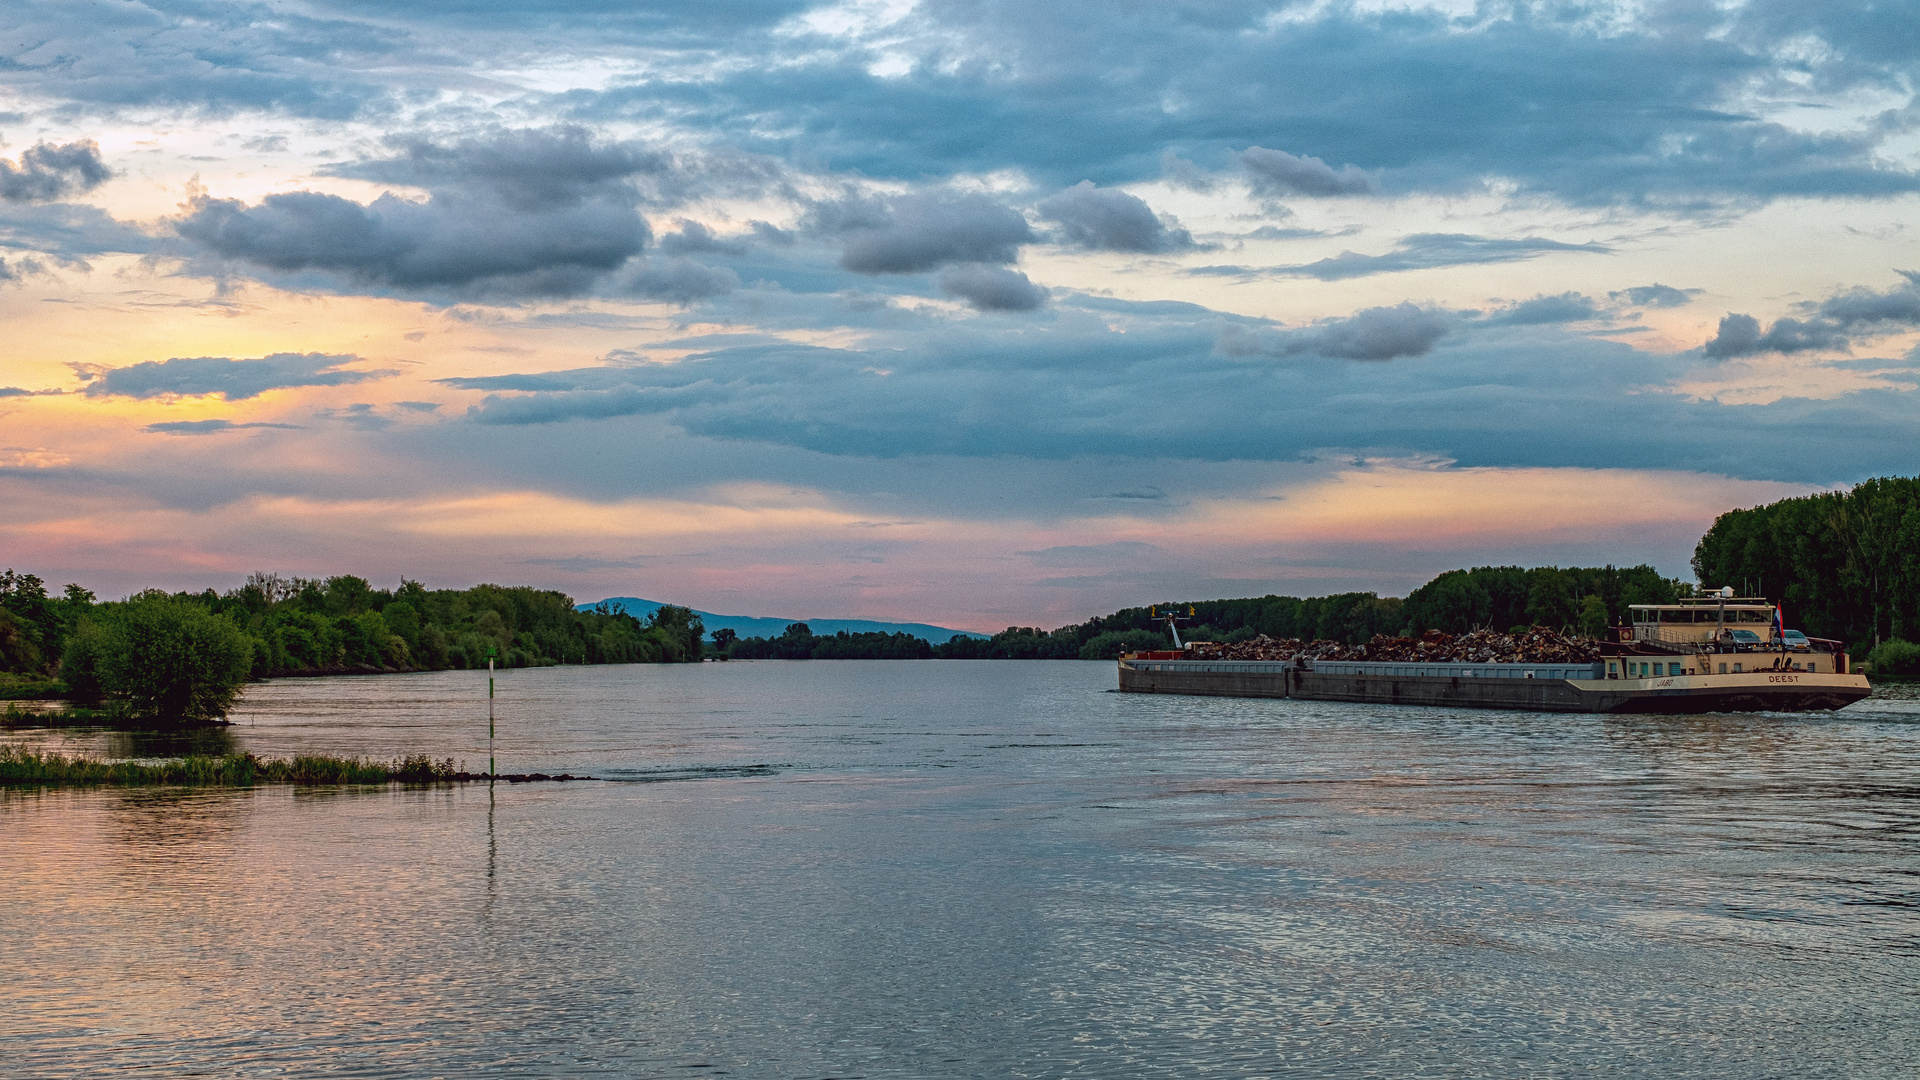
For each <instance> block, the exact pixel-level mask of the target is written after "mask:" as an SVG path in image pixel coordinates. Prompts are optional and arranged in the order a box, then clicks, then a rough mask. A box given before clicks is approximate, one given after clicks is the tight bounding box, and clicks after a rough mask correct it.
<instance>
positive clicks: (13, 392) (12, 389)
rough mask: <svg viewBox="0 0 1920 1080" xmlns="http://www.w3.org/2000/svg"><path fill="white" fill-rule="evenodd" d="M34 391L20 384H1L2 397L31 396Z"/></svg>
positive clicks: (0, 392)
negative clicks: (19, 385)
mask: <svg viewBox="0 0 1920 1080" xmlns="http://www.w3.org/2000/svg"><path fill="white" fill-rule="evenodd" d="M33 394H34V391H32V390H28V389H25V388H23V387H18V386H0V398H10V397H31V396H33Z"/></svg>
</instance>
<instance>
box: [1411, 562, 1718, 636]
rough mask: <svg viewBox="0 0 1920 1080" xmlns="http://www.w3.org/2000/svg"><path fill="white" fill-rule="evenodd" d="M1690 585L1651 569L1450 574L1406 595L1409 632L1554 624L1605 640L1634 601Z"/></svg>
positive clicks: (1661, 599)
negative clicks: (1603, 636)
mask: <svg viewBox="0 0 1920 1080" xmlns="http://www.w3.org/2000/svg"><path fill="white" fill-rule="evenodd" d="M1688 591H1689V589H1688V586H1687V585H1686V584H1685V583H1683V582H1680V581H1676V580H1673V579H1671V578H1663V577H1661V576H1660V572H1659V571H1658V570H1655V569H1654V568H1653V567H1651V566H1645V565H1642V566H1632V567H1627V568H1626V569H1620V568H1618V567H1614V566H1602V567H1579V566H1569V567H1564V568H1563V567H1558V566H1538V567H1533V568H1531V569H1528V568H1523V567H1518V566H1476V567H1474V568H1473V569H1471V570H1448V571H1447V572H1445V573H1443V574H1441V575H1439V576H1438V577H1436V578H1434V579H1433V580H1432V581H1429V582H1427V583H1426V584H1425V585H1422V586H1420V587H1419V588H1417V589H1415V590H1413V591H1412V592H1411V593H1408V594H1407V599H1406V605H1405V611H1406V616H1407V619H1406V626H1405V629H1406V630H1407V631H1409V632H1412V633H1420V632H1422V631H1426V630H1444V631H1446V632H1447V633H1449V634H1464V633H1467V632H1468V631H1470V630H1475V629H1481V628H1499V627H1505V626H1524V627H1533V626H1551V627H1553V628H1555V629H1560V628H1563V627H1566V628H1573V629H1578V630H1581V631H1582V632H1586V633H1589V634H1593V635H1598V634H1600V633H1602V632H1604V631H1605V630H1606V628H1607V627H1608V626H1611V625H1616V624H1619V623H1623V622H1627V621H1629V620H1628V615H1629V612H1628V610H1627V606H1628V605H1629V604H1664V603H1670V602H1671V601H1672V600H1673V599H1674V598H1676V597H1679V596H1682V595H1685V594H1686V593H1687V592H1688Z"/></svg>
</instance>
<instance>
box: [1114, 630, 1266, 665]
mask: <svg viewBox="0 0 1920 1080" xmlns="http://www.w3.org/2000/svg"><path fill="white" fill-rule="evenodd" d="M1237 632H1238V631H1236V633H1237ZM1228 636H1231V635H1228ZM1241 640H1245V639H1244V638H1242V639H1241ZM1172 646H1173V642H1171V641H1169V640H1167V635H1165V634H1161V633H1156V632H1155V631H1152V630H1109V631H1107V632H1106V633H1104V634H1099V635H1096V636H1094V637H1092V638H1089V639H1088V640H1087V643H1086V644H1085V645H1082V646H1080V659H1082V660H1118V659H1119V658H1120V654H1121V653H1130V652H1142V651H1144V650H1147V649H1166V648H1171V647H1172Z"/></svg>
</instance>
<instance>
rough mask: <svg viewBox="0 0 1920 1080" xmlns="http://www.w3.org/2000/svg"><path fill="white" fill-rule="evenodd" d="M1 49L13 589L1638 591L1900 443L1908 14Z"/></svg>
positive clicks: (175, 26) (299, 28)
mask: <svg viewBox="0 0 1920 1080" xmlns="http://www.w3.org/2000/svg"><path fill="white" fill-rule="evenodd" d="M0 30H4V33H0V320H3V325H4V330H5V332H4V334H0V511H3V512H0V562H4V563H6V564H9V565H11V566H13V567H15V568H17V569H19V570H21V571H23V572H25V571H31V572H33V573H37V574H39V575H40V576H41V577H43V578H45V579H46V580H47V581H48V582H49V583H51V584H53V585H54V586H56V587H57V586H58V585H60V584H64V583H65V582H68V581H75V582H78V583H80V584H82V585H85V586H86V587H88V588H91V589H94V590H95V591H96V592H97V593H99V594H101V595H102V596H103V597H111V596H121V595H126V594H127V593H129V592H131V591H133V590H137V589H140V588H144V587H149V586H159V587H163V588H169V589H196V590H197V589H201V588H205V587H208V586H212V587H215V588H219V589H227V588H231V587H233V586H235V585H237V584H238V583H239V582H240V581H241V580H242V579H243V578H244V577H245V575H246V574H248V573H249V572H252V571H256V570H260V571H276V572H279V573H282V574H289V575H302V576H325V575H329V574H338V573H354V574H359V575H361V576H363V577H367V578H369V579H371V580H372V581H374V582H375V583H376V584H377V585H387V586H390V585H392V584H396V583H397V582H398V581H399V579H400V577H401V576H402V575H405V576H406V577H409V578H413V579H417V580H420V581H423V582H425V583H426V584H427V585H428V586H430V587H436V588H439V587H464V586H466V585H471V584H474V583H477V582H481V581H493V582H499V583H503V584H528V585H537V586H540V587H545V588H556V589H560V590H563V591H565V592H567V593H569V594H570V595H573V596H575V597H576V598H579V599H583V600H593V599H598V598H599V597H603V596H614V595H637V596H643V597H647V598H649V599H654V600H663V601H668V602H675V603H683V604H688V605H691V606H694V607H697V608H702V609H705V610H709V611H722V612H735V613H742V614H756V615H776V616H793V617H816V618H826V617H843V618H875V619H897V620H915V621H925V622H934V623H939V624H942V625H947V626H954V627H962V628H966V629H973V630H982V631H993V630H997V629H1000V628H1003V627H1006V626H1009V625H1038V626H1044V627H1053V626H1059V625H1063V624H1066V623H1069V622H1076V621H1080V620H1082V619H1085V618H1087V617H1089V616H1092V615H1097V614H1102V613H1105V612H1109V611H1112V610H1114V609H1116V608H1119V607H1122V606H1129V605H1134V604H1145V603H1152V602H1158V601H1166V600H1176V599H1201V598H1210V597H1225V596H1257V595H1263V594H1267V593H1280V594H1290V595H1300V596H1305V595H1319V594H1324V593H1328V592H1334V591H1345V590H1350V589H1362V590H1374V591H1377V592H1379V593H1381V594H1382V595H1405V593H1406V592H1407V591H1409V590H1410V589H1412V588H1415V587H1417V586H1418V585H1419V584H1421V583H1422V582H1424V581H1425V580H1427V579H1428V578H1430V577H1431V576H1432V575H1433V574H1435V573H1438V572H1440V571H1442V570H1446V569H1450V568H1453V567H1459V566H1472V565H1487V564H1506V563H1518V564H1522V565H1540V564H1559V565H1569V564H1575V565H1597V564H1603V563H1609V562H1610V563H1616V564H1622V565H1631V564H1636V563H1640V562H1651V563H1652V564H1654V565H1655V566H1658V567H1659V568H1660V569H1661V570H1662V571H1664V572H1665V573H1667V574H1669V575H1671V576H1676V577H1686V578H1690V577H1691V572H1690V570H1689V569H1688V565H1687V560H1688V558H1689V557H1690V555H1691V554H1692V550H1693V546H1694V544H1695V543H1696V541H1697V540H1698V538H1699V536H1700V535H1701V533H1702V532H1703V531H1704V529H1705V528H1706V527H1707V526H1708V525H1709V524H1710V523H1711V522H1712V520H1713V518H1714V516H1715V515H1716V514H1718V513H1720V512H1722V511H1724V510H1727V509H1731V508H1734V507H1740V506H1752V505H1757V504H1760V503H1764V502H1768V501H1771V500H1774V499H1778V498H1783V497H1787V496H1792V495H1799V494H1805V493H1807V492H1811V491H1818V490H1826V489H1832V488H1835V487H1844V486H1846V485H1849V484H1852V483H1855V482H1858V481H1860V480H1862V479H1865V478H1867V477H1870V476H1875V475H1889V474H1912V473H1914V472H1916V471H1920V466H1917V465H1916V457H1920V452H1917V451H1916V447H1920V349H1917V348H1916V339H1917V338H1920V247H1917V246H1916V241H1917V240H1920V238H1917V237H1916V236H1915V234H1914V231H1913V228H1912V221H1913V219H1914V217H1915V214H1914V211H1915V209H1916V207H1917V206H1920V196H1917V194H1916V193H1917V192H1920V107H1916V103H1915V97H1914V93H1915V77H1916V72H1920V6H1916V5H1912V4H1902V3H1890V2H1884V0H1875V2H1858V3H1822V4H1811V3H1806V2H1804V0H1751V2H1746V3H1737V2H1705V0H1664V2H1648V3H1607V2H1590V3H1524V2H1515V3H1478V4H1472V3H1440V4H1423V3H1396V2H1374V0H1369V2H1349V3H1340V2H1324V0H1301V2H1246V3H1241V2H1231V0H1222V2H1218V3H1208V2H1201V0H1150V2H1149V0H1142V2H1109V3H1097V2H1088V0H1080V2H1076V3H1046V2H1037V0H1020V2H1017V3H1013V2H994V0H973V2H969V0H954V2H947V3H931V2H928V3H913V2H911V0H846V2H838V3H810V2H806V0H701V2H699V3H678V2H660V3H635V2H628V0H622V2H619V3H612V2H608V0H579V2H574V3H561V2H558V0H516V2H514V3H511V4H509V3H502V2H499V0H438V2H434V3H417V2H409V0H384V2H381V3H371V2H367V0H308V2H293V0H279V2H268V3H219V2H214V0H178V2H176V0H146V2H132V0H88V2H78V0H72V2H70V0H37V2H35V3H32V4H18V5H8V6H6V7H5V8H4V9H0ZM1706 584H1709V585H1717V584H1719V583H1713V582H1709V583H1706Z"/></svg>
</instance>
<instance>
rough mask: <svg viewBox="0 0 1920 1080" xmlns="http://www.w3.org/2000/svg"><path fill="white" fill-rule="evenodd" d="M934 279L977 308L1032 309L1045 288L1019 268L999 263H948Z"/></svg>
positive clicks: (1039, 302)
mask: <svg viewBox="0 0 1920 1080" xmlns="http://www.w3.org/2000/svg"><path fill="white" fill-rule="evenodd" d="M936 280H937V281H939V283H940V287H941V288H942V289H945V290H946V291H947V292H949V293H951V294H952V295H954V296H957V297H959V298H961V299H962V300H965V301H966V302H967V303H968V304H970V305H971V306H972V307H973V308H974V309H975V310H978V311H1032V310H1034V309H1035V308H1037V307H1039V306H1040V305H1042V304H1045V303H1046V302H1047V290H1045V289H1043V288H1041V287H1040V286H1038V285H1035V284H1034V283H1033V282H1031V281H1029V280H1028V279H1027V275H1025V274H1023V273H1021V272H1020V271H1018V270H1008V269H1005V268H1003V267H999V266H982V265H980V264H979V263H968V264H965V265H962V266H950V267H948V268H947V269H945V270H942V271H940V275H939V277H938V278H937V279H936Z"/></svg>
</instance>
